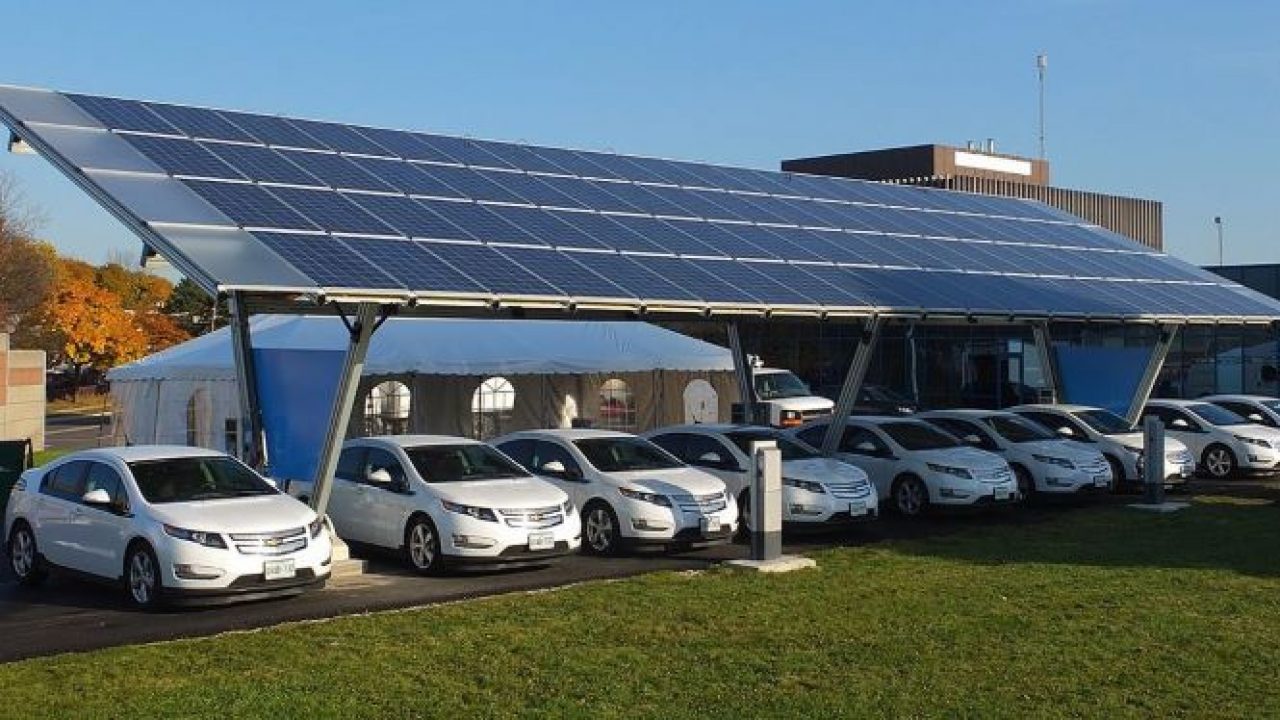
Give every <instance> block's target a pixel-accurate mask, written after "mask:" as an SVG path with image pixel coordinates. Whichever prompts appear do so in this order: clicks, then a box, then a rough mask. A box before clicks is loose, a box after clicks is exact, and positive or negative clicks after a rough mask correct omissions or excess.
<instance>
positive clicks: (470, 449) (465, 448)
mask: <svg viewBox="0 0 1280 720" xmlns="http://www.w3.org/2000/svg"><path fill="white" fill-rule="evenodd" d="M404 452H405V454H406V455H408V456H409V462H411V463H413V467H414V469H415V470H417V471H418V475H421V476H422V479H423V480H425V481H426V482H428V483H433V484H434V483H451V482H467V481H470V480H501V479H503V478H522V477H526V476H528V474H529V473H527V472H525V471H524V470H523V469H522V468H521V467H520V466H519V465H516V464H515V463H513V462H511V461H510V460H508V459H507V457H506V456H505V455H503V454H502V453H500V452H498V451H497V450H494V449H493V448H491V447H489V446H488V445H472V444H467V445H423V446H421V447H410V448H405V449H404Z"/></svg>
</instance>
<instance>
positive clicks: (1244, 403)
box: [1200, 395, 1280, 427]
mask: <svg viewBox="0 0 1280 720" xmlns="http://www.w3.org/2000/svg"><path fill="white" fill-rule="evenodd" d="M1200 400H1203V401H1204V402H1208V403H1213V404H1214V405H1217V406H1218V407H1224V408H1226V409H1228V410H1230V411H1231V412H1233V413H1235V414H1237V415H1239V416H1240V417H1242V418H1244V419H1245V420H1248V421H1249V422H1251V423H1257V424H1259V425H1266V426H1267V427H1280V398H1273V397H1269V396H1266V395H1208V396H1205V397H1202V398H1200Z"/></svg>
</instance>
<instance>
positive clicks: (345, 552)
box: [329, 532, 369, 580]
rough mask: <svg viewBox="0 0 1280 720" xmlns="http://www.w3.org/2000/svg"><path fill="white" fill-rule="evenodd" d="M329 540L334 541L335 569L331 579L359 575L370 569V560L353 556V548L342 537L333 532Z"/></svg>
mask: <svg viewBox="0 0 1280 720" xmlns="http://www.w3.org/2000/svg"><path fill="white" fill-rule="evenodd" d="M329 540H330V542H332V543H333V569H332V571H331V574H330V575H329V579H330V580H338V579H340V578H349V577H359V576H361V575H363V574H364V572H365V570H367V569H369V563H368V561H366V560H358V559H356V558H353V557H351V548H349V547H347V544H346V543H345V542H343V541H342V538H339V537H338V536H337V535H334V534H333V533H332V532H331V533H329Z"/></svg>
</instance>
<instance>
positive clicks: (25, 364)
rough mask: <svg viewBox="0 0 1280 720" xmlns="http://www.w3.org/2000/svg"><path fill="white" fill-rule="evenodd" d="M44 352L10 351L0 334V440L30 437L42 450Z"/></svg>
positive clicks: (4, 337)
mask: <svg viewBox="0 0 1280 720" xmlns="http://www.w3.org/2000/svg"><path fill="white" fill-rule="evenodd" d="M44 363H45V358H44V351H42V350H11V349H10V348H9V336H8V335H7V334H5V333H0V440H21V439H25V438H31V441H32V443H34V444H35V448H36V449H37V450H42V449H44V411H45V389H44Z"/></svg>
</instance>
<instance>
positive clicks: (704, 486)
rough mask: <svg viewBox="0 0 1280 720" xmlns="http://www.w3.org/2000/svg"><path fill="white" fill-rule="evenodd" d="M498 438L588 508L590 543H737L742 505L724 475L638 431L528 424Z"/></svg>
mask: <svg viewBox="0 0 1280 720" xmlns="http://www.w3.org/2000/svg"><path fill="white" fill-rule="evenodd" d="M494 445H496V446H497V447H498V449H500V450H502V451H503V452H504V453H506V454H507V455H510V456H511V457H512V458H514V459H515V460H516V462H518V463H520V464H521V465H523V466H525V467H526V468H528V469H529V470H530V471H531V472H535V473H537V474H538V475H539V476H541V477H544V478H546V479H547V480H548V481H550V482H553V483H555V484H556V485H557V486H559V487H560V488H561V489H563V490H564V491H565V492H567V493H569V495H570V496H572V497H573V501H574V502H575V503H576V504H577V505H578V506H579V507H581V508H582V526H583V533H584V535H585V540H586V543H585V545H584V548H585V549H586V550H588V551H590V552H593V553H598V554H612V553H616V552H618V551H619V549H621V547H622V545H624V544H625V545H633V546H634V545H661V546H667V547H671V546H698V545H711V544H717V543H726V542H729V541H730V540H731V539H732V538H733V535H734V533H735V532H736V531H737V528H738V504H737V502H735V501H734V498H733V496H732V495H730V494H729V493H728V492H727V490H726V489H725V485H724V482H723V481H721V480H720V479H719V478H717V477H715V476H714V475H709V474H707V473H705V472H703V471H702V470H698V469H697V468H692V467H689V466H688V465H685V464H684V463H683V462H681V461H680V460H678V459H677V458H675V457H674V456H672V455H671V453H668V452H667V451H666V450H663V449H662V448H660V447H658V446H657V445H654V444H653V443H651V442H649V441H648V440H645V439H644V438H641V437H636V436H635V435H630V434H627V433H621V432H615V431H610V430H578V429H573V430H527V431H524V432H517V433H512V434H510V435H507V436H504V437H501V438H498V439H497V440H495V441H494Z"/></svg>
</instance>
